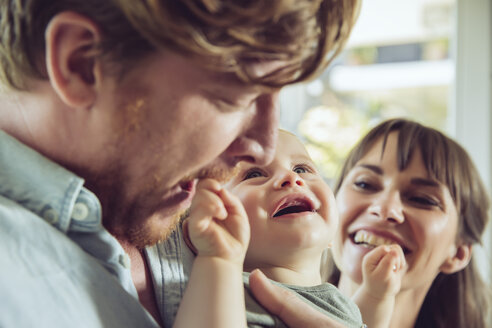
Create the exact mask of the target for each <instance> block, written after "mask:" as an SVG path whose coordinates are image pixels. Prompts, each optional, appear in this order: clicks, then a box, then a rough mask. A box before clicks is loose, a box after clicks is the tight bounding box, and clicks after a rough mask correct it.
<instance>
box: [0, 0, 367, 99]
mask: <svg viewBox="0 0 492 328" xmlns="http://www.w3.org/2000/svg"><path fill="white" fill-rule="evenodd" d="M359 1H360V0H269V1H263V0H180V1H176V0H138V1H136V0H105V1H100V0H1V1H0V81H2V82H3V83H4V84H5V85H7V86H9V87H13V88H17V89H21V90H22V89H25V88H26V78H38V79H45V78H46V69H45V67H44V51H45V49H44V46H45V45H44V33H45V30H46V27H47V25H48V23H49V22H50V20H51V19H52V18H53V17H54V16H55V15H56V14H57V13H60V12H62V11H75V12H77V13H79V14H82V15H85V16H87V17H88V18H90V19H92V20H93V21H94V22H95V23H96V24H98V25H99V27H100V28H101V31H102V34H103V41H102V43H101V44H100V47H99V49H98V50H99V51H100V53H101V55H109V56H108V58H110V60H111V62H113V63H116V64H117V65H118V67H120V68H121V69H122V70H125V69H126V70H128V68H131V66H132V65H135V63H136V62H138V61H139V60H142V59H144V58H145V56H146V55H149V54H151V53H153V52H155V51H156V50H159V49H161V50H162V49H164V50H172V51H176V52H179V53H181V54H184V55H187V56H191V57H196V58H200V60H201V62H202V63H203V65H204V66H207V67H209V68H211V69H214V70H218V71H222V72H230V73H233V74H236V75H237V76H238V77H239V78H240V79H241V80H243V81H245V82H248V83H254V84H259V85H264V86H270V87H280V86H283V85H286V84H290V83H295V82H299V81H303V80H306V79H309V78H310V77H312V76H313V75H315V74H317V73H319V72H320V71H321V70H323V69H324V68H325V67H326V65H327V64H328V63H329V62H330V61H331V60H332V59H333V57H334V56H335V55H336V54H338V52H339V51H340V50H341V48H342V46H343V44H344V43H345V41H346V40H347V38H348V36H349V34H350V31H351V29H352V26H353V24H354V23H355V19H356V16H357V14H358V10H359V6H360V3H359ZM265 60H280V61H283V62H285V63H286V65H283V67H282V68H280V69H278V70H276V71H274V72H272V73H270V74H268V75H267V76H264V77H261V78H257V77H255V76H254V74H252V73H251V72H249V71H248V63H251V62H255V61H265ZM123 73H124V72H120V74H123Z"/></svg>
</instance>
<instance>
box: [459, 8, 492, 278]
mask: <svg viewBox="0 0 492 328" xmlns="http://www.w3.org/2000/svg"><path fill="white" fill-rule="evenodd" d="M456 8H457V11H456V39H455V41H456V43H455V45H454V47H453V48H454V58H455V63H456V82H455V88H454V92H453V94H452V95H451V104H452V105H451V115H449V118H450V121H449V131H451V132H452V133H453V132H454V136H455V138H456V139H457V140H458V141H459V142H460V143H461V144H462V145H463V146H464V147H465V148H466V149H467V150H468V152H469V153H470V155H471V157H472V158H473V160H474V161H475V164H476V165H477V168H478V170H479V171H480V174H481V175H482V178H483V180H484V182H485V183H486V185H487V187H488V189H489V192H491V193H492V187H491V186H492V133H491V130H492V114H491V111H492V103H491V91H492V83H491V76H492V71H491V62H492V51H491V50H492V42H491V41H492V40H491V39H492V23H491V20H492V5H491V3H490V0H457V7H456ZM491 231H492V224H489V229H488V233H487V235H486V238H485V249H481V250H479V252H477V254H476V255H477V257H478V258H479V259H480V268H481V270H482V272H483V273H484V275H486V276H487V277H489V281H492V256H491V255H490V254H492V237H491V236H492V232H491Z"/></svg>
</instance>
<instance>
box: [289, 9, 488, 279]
mask: <svg viewBox="0 0 492 328" xmlns="http://www.w3.org/2000/svg"><path fill="white" fill-rule="evenodd" d="M491 22H492V4H491V1H490V0H364V1H363V3H362V8H361V12H360V16H359V19H358V21H357V23H356V25H355V28H354V30H353V32H352V35H351V38H350V40H349V41H348V44H347V46H346V47H345V50H344V52H343V53H342V54H341V55H339V56H338V57H337V59H336V60H335V61H334V62H333V63H332V64H331V66H330V67H329V68H328V69H327V70H326V72H325V73H324V74H323V75H322V76H321V77H320V78H319V79H317V80H314V81H311V82H309V83H305V84H299V85H295V86H291V87H288V88H286V89H284V90H283V91H282V93H281V101H280V103H281V126H282V127H283V128H284V129H286V130H289V131H291V132H293V133H295V134H296V135H298V136H299V137H300V138H301V139H302V140H303V141H304V142H305V144H306V145H307V148H308V151H309V152H310V154H311V156H312V157H313V159H314V160H315V162H316V164H317V165H318V167H319V169H320V170H321V172H322V173H323V175H324V177H325V178H326V180H327V181H328V183H330V185H333V182H334V179H335V178H336V176H337V174H338V172H339V170H340V168H341V163H342V162H343V160H344V158H345V157H346V155H347V153H348V151H349V150H350V149H351V147H352V146H353V145H354V144H355V143H356V142H357V141H358V140H359V139H360V138H361V137H362V136H363V135H364V134H365V133H366V132H367V131H368V130H369V129H370V128H372V127H373V126H374V125H376V124H378V123H379V122H381V121H383V120H385V119H388V118H393V117H406V118H410V119H413V120H416V121H419V122H421V123H423V124H425V125H429V126H432V127H434V128H437V129H439V130H441V131H442V132H444V133H445V134H447V135H449V136H451V137H453V138H455V139H456V140H457V141H458V142H460V143H461V144H462V145H463V146H464V147H465V148H466V149H467V151H468V152H469V153H470V155H471V156H472V158H473V160H474V161H475V164H476V165H477V167H478V169H479V171H480V173H481V175H482V178H483V179H484V182H485V183H486V185H487V187H488V190H489V192H491V191H492V178H491V177H492V138H491V130H492V104H491V97H490V95H491V91H492V84H491V76H492V74H491V73H492V70H491V62H492V52H491V44H492V42H491V41H492V23H491ZM491 235H492V225H490V224H489V227H488V233H487V235H486V236H485V243H484V247H483V248H479V249H476V250H474V251H475V256H476V257H477V258H478V260H479V262H480V269H481V271H482V273H483V275H484V277H486V279H488V280H489V281H492V256H491V255H490V254H491V253H492V238H491Z"/></svg>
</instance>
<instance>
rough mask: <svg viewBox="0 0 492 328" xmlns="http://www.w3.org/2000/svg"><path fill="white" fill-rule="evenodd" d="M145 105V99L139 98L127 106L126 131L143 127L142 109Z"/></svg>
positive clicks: (133, 130)
mask: <svg viewBox="0 0 492 328" xmlns="http://www.w3.org/2000/svg"><path fill="white" fill-rule="evenodd" d="M144 107H145V100H144V99H143V98H137V99H136V100H135V101H134V102H133V103H130V104H128V105H127V106H126V108H125V110H126V113H127V116H128V124H127V127H126V132H127V133H129V132H135V131H139V130H140V129H141V126H140V121H141V118H142V115H143V113H144V112H143V111H142V109H143V108H144Z"/></svg>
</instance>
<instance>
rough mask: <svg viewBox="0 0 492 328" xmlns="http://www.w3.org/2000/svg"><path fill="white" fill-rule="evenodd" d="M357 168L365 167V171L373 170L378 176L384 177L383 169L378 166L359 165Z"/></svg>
mask: <svg viewBox="0 0 492 328" xmlns="http://www.w3.org/2000/svg"><path fill="white" fill-rule="evenodd" d="M357 166H360V167H363V168H365V169H368V170H371V171H373V172H374V173H376V174H379V175H383V169H382V168H381V167H379V166H377V165H371V164H359V165H357Z"/></svg>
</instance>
